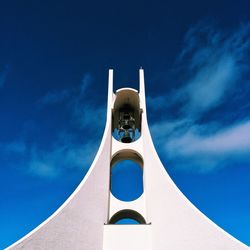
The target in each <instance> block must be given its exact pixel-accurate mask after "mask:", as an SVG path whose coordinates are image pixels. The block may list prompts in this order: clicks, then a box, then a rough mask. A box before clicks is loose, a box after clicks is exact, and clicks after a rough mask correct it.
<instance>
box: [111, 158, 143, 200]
mask: <svg viewBox="0 0 250 250" xmlns="http://www.w3.org/2000/svg"><path fill="white" fill-rule="evenodd" d="M122 155H123V154H121V156H122ZM118 158H119V157H118ZM121 158H122V157H121ZM112 163H113V164H114V165H112V167H111V178H110V180H111V192H112V194H113V195H114V196H115V197H116V198H117V199H119V200H122V201H133V200H136V199H138V198H139V197H140V196H141V195H142V193H143V169H142V167H141V166H140V165H139V164H138V163H137V162H136V161H135V160H134V159H133V160H130V159H129V160H117V158H114V159H113V160H112Z"/></svg>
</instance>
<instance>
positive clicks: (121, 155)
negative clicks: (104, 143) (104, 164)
mask: <svg viewBox="0 0 250 250" xmlns="http://www.w3.org/2000/svg"><path fill="white" fill-rule="evenodd" d="M123 160H131V161H134V162H136V163H137V164H139V165H140V167H141V168H143V158H142V156H141V155H140V154H139V153H138V152H136V151H134V150H131V149H124V150H121V151H118V152H117V153H116V154H115V155H114V156H113V157H112V160H111V168H112V167H113V166H114V165H115V164H116V163H118V162H119V161H123Z"/></svg>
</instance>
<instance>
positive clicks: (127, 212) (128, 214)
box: [109, 209, 146, 224]
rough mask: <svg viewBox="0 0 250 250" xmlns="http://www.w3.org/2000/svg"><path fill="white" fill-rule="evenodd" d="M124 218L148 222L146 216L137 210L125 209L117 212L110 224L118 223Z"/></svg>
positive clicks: (140, 222)
mask: <svg viewBox="0 0 250 250" xmlns="http://www.w3.org/2000/svg"><path fill="white" fill-rule="evenodd" d="M122 219H132V220H135V221H137V222H138V223H139V224H146V220H145V219H144V217H143V216H142V215H141V214H140V213H138V212H137V211H135V210H131V209H124V210H121V211H119V212H117V213H115V214H114V215H113V216H112V217H111V219H110V220H109V224H116V223H117V222H118V221H120V220H122Z"/></svg>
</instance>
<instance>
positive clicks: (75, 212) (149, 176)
mask: <svg viewBox="0 0 250 250" xmlns="http://www.w3.org/2000/svg"><path fill="white" fill-rule="evenodd" d="M139 74H140V88H139V93H138V92H137V91H136V90H134V89H130V88H124V89H120V90H117V91H116V93H115V94H114V93H113V70H110V71H109V88H108V105H107V121H106V127H105V131H104V135H103V139H102V142H101V145H100V147H99V150H98V153H97V155H96V157H95V159H94V161H93V163H92V165H91V167H90V169H89V171H88V173H87V174H86V176H85V177H84V179H83V180H82V182H81V183H80V185H79V186H78V187H77V189H76V190H75V191H74V193H73V194H72V195H71V196H70V197H69V198H68V199H67V200H66V202H65V203H64V204H63V205H62V206H61V207H60V208H59V209H58V210H57V211H56V212H55V213H54V214H53V215H52V216H50V217H49V218H48V219H47V220H46V221H45V222H43V223H42V224H41V225H40V226H38V227H37V228H35V229H34V230H33V231H32V232H30V233H29V234H28V235H26V236H25V237H23V238H22V239H20V240H19V241H17V242H16V243H14V244H13V245H11V246H10V247H8V248H7V249H9V250H10V249H11V250H14V249H27V250H38V249H43V250H49V249H53V250H57V249H58V250H64V249H74V250H75V249H76V250H78V249H79V250H128V249H129V250H168V249H169V250H244V249H249V247H247V246H246V245H244V244H243V243H241V242H239V241H238V240H237V239H235V238H233V237H232V236H231V235H229V234H228V233H226V232H225V231H223V230H222V229H221V228H219V227H218V226H217V225H216V224H214V223H213V222H212V221H211V220H209V219H208V218H207V217H206V216H205V215H204V214H202V213H201V212H200V211H199V210H198V209H197V208H196V207H194V205H193V204H192V203H191V202H190V201H189V200H188V199H187V198H186V197H185V196H184V195H183V194H182V193H181V191H180V190H179V189H178V188H177V186H176V185H175V184H174V182H173V181H172V180H171V178H170V177H169V175H168V174H167V172H166V171H165V169H164V167H163V165H162V163H161V161H160V159H159V157H158V155H157V153H156V151H155V148H154V145H153V142H152V139H151V136H150V132H149V128H148V124H147V115H146V104H145V89H144V73H143V70H142V69H140V71H139ZM124 105H129V106H130V107H132V108H133V110H134V114H135V120H136V121H135V124H136V127H139V129H140V131H141V136H140V138H139V139H138V140H136V141H133V142H131V143H122V142H120V141H117V140H116V139H115V138H114V137H113V136H112V131H113V129H114V126H116V124H117V123H118V119H119V118H118V114H119V112H120V110H121V108H122V107H123V106H124ZM123 159H132V160H134V161H136V162H137V163H138V164H140V165H141V167H142V169H143V188H144V192H143V194H142V195H141V196H140V197H139V198H138V199H136V200H134V201H131V202H124V201H120V200H118V199H117V198H115V197H114V196H113V195H112V193H111V192H110V172H111V168H112V166H113V165H114V163H115V162H118V161H120V160H123ZM127 217H131V218H134V219H136V220H138V221H139V222H140V223H141V224H138V225H116V224H113V223H114V222H115V221H116V220H118V219H121V218H127Z"/></svg>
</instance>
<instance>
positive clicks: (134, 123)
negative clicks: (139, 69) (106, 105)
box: [112, 88, 142, 143]
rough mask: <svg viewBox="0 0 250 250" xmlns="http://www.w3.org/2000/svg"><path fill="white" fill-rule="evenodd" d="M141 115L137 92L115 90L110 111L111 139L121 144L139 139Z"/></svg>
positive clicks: (125, 89) (124, 89) (133, 90)
mask: <svg viewBox="0 0 250 250" xmlns="http://www.w3.org/2000/svg"><path fill="white" fill-rule="evenodd" d="M141 113H142V110H141V109H140V98H139V94H138V92H137V90H135V89H131V88H123V89H119V90H117V91H116V100H115V103H114V107H113V110H112V133H113V137H114V138H115V139H116V140H118V141H120V142H122V143H131V142H134V141H136V140H137V139H139V137H140V135H141Z"/></svg>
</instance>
